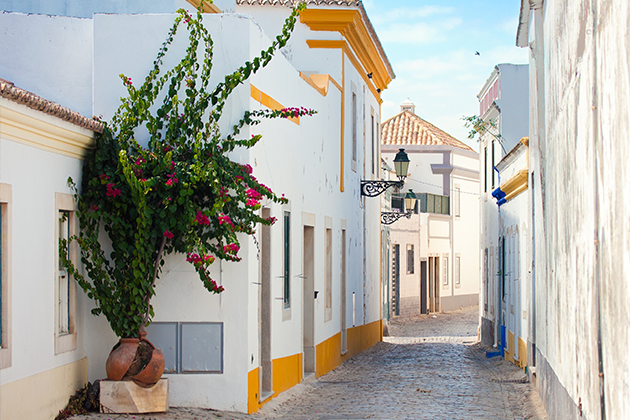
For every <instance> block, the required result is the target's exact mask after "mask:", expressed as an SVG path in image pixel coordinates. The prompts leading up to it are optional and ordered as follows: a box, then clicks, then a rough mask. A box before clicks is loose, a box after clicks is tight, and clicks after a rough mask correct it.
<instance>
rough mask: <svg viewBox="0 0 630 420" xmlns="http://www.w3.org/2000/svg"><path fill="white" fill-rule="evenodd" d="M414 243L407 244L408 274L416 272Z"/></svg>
mask: <svg viewBox="0 0 630 420" xmlns="http://www.w3.org/2000/svg"><path fill="white" fill-rule="evenodd" d="M413 263H414V255H413V244H407V274H413V273H414V265H413Z"/></svg>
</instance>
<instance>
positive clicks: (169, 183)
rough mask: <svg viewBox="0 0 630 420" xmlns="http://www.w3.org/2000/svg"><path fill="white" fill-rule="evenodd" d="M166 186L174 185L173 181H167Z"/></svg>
mask: <svg viewBox="0 0 630 420" xmlns="http://www.w3.org/2000/svg"><path fill="white" fill-rule="evenodd" d="M166 185H168V186H169V187H170V186H172V185H173V180H172V179H169V180H168V181H166Z"/></svg>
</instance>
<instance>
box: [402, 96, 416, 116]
mask: <svg viewBox="0 0 630 420" xmlns="http://www.w3.org/2000/svg"><path fill="white" fill-rule="evenodd" d="M403 111H409V112H411V113H412V114H414V115H415V113H416V106H415V105H414V103H413V102H411V100H410V99H409V98H407V99H406V100H405V102H403V103H402V104H400V112H403Z"/></svg>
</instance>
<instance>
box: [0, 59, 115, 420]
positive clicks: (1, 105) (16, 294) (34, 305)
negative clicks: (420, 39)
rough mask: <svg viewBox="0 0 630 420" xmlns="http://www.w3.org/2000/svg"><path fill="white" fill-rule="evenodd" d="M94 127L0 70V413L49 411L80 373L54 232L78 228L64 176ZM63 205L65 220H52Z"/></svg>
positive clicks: (81, 316) (69, 288)
mask: <svg viewBox="0 0 630 420" xmlns="http://www.w3.org/2000/svg"><path fill="white" fill-rule="evenodd" d="M5 57H6V56H5ZM101 130H102V126H101V124H100V123H97V122H96V121H93V120H92V119H89V118H86V117H83V116H81V115H80V114H78V113H76V112H73V111H71V110H69V109H67V108H64V107H62V106H60V105H58V104H56V103H53V102H51V101H48V100H45V99H43V98H41V97H39V96H37V95H34V94H33V93H30V92H28V91H25V90H23V89H20V88H18V87H15V86H14V85H13V84H11V83H9V82H7V81H6V80H4V79H0V218H1V222H0V230H1V232H0V239H1V242H0V246H1V249H0V255H1V260H0V269H1V273H0V282H1V284H0V286H1V288H2V290H1V294H0V299H1V300H0V308H1V311H2V313H1V317H0V337H1V341H0V418H2V419H19V418H29V419H31V418H32V419H51V418H54V417H55V416H56V415H57V413H58V411H59V410H60V409H62V408H63V407H65V405H66V404H67V403H68V398H69V397H70V395H72V394H74V392H75V390H76V389H78V388H80V387H82V386H83V385H84V384H85V383H86V381H87V378H88V360H87V355H88V345H87V343H86V341H85V327H86V323H87V320H86V317H85V313H86V312H87V309H86V302H85V299H80V298H79V299H77V293H81V292H80V289H78V288H77V287H76V286H75V285H74V282H72V281H69V279H68V276H67V275H64V273H63V272H62V271H60V270H59V262H58V256H57V253H58V250H59V236H60V235H65V236H67V235H68V234H73V233H74V231H75V230H76V228H77V223H76V220H75V218H74V217H72V212H73V211H74V210H75V203H74V200H73V197H72V191H71V190H70V188H69V187H68V185H67V180H68V177H69V176H72V177H74V178H75V179H76V178H78V177H80V176H81V168H82V158H83V156H84V155H85V153H86V151H87V149H88V148H89V147H90V146H91V145H92V143H93V136H94V132H95V131H101ZM64 214H68V215H70V218H69V222H67V223H60V218H61V217H63V215H64ZM73 251H74V252H76V250H73Z"/></svg>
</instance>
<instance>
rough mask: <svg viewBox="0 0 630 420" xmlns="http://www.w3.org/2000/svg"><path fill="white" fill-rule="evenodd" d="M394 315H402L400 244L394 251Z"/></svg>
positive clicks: (395, 246) (396, 245)
mask: <svg viewBox="0 0 630 420" xmlns="http://www.w3.org/2000/svg"><path fill="white" fill-rule="evenodd" d="M392 298H393V299H392V315H396V316H398V315H400V245H399V244H395V245H394V250H393V253H392Z"/></svg>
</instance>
